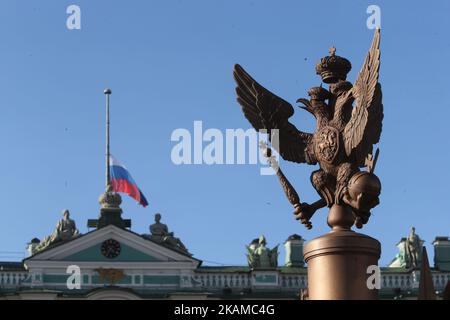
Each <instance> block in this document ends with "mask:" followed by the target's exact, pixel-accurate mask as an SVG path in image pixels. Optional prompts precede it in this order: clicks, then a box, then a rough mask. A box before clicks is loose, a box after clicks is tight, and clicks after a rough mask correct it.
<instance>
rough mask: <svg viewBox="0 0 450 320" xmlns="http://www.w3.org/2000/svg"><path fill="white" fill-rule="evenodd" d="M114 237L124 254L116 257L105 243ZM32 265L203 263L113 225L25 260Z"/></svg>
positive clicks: (168, 265) (193, 265) (185, 265)
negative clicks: (107, 254)
mask: <svg viewBox="0 0 450 320" xmlns="http://www.w3.org/2000/svg"><path fill="white" fill-rule="evenodd" d="M110 239H113V240H115V241H117V242H118V243H119V244H120V254H119V255H118V256H117V257H114V258H108V257H105V256H104V255H103V254H102V251H101V246H102V244H103V243H104V242H105V241H107V240H110ZM24 262H25V265H26V266H28V267H40V266H43V267H44V266H45V267H49V266H53V267H59V266H61V267H62V266H65V265H67V264H68V263H73V264H76V265H80V266H86V267H93V268H94V267H116V268H120V267H126V268H143V269H148V268H171V267H174V268H180V267H182V268H187V269H194V268H196V267H197V266H198V265H199V264H200V263H201V262H200V261H199V260H197V259H194V258H192V257H190V256H188V255H184V254H182V253H179V252H177V251H175V250H172V249H169V248H167V247H165V246H162V245H159V244H157V243H155V242H153V241H150V240H147V239H144V238H143V237H141V236H140V235H138V234H136V233H134V232H131V231H128V230H124V229H121V228H118V227H116V226H114V225H109V226H107V227H104V228H102V229H98V230H95V231H92V232H90V233H87V234H84V235H81V236H79V237H78V238H75V239H73V240H71V241H68V242H66V243H62V244H60V245H57V246H55V247H52V248H48V249H46V250H44V251H42V252H39V253H37V254H35V255H33V256H31V257H30V258H27V259H25V261H24Z"/></svg>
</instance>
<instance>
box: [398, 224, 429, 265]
mask: <svg viewBox="0 0 450 320" xmlns="http://www.w3.org/2000/svg"><path fill="white" fill-rule="evenodd" d="M424 242H425V241H423V240H422V239H420V237H419V236H418V235H417V234H416V228H414V227H412V228H411V231H410V233H409V235H408V237H406V238H402V239H401V240H400V242H399V243H398V244H397V248H398V249H399V252H398V253H397V255H396V256H395V258H394V260H392V262H391V263H390V264H389V267H401V268H419V267H420V262H421V261H422V247H423V244H424Z"/></svg>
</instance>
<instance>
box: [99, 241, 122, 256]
mask: <svg viewBox="0 0 450 320" xmlns="http://www.w3.org/2000/svg"><path fill="white" fill-rule="evenodd" d="M101 251H102V255H104V256H105V257H107V258H109V259H114V258H115V257H117V256H118V255H119V254H120V243H119V242H117V241H116V240H114V239H108V240H105V241H103V243H102V246H101Z"/></svg>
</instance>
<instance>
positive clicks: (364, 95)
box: [343, 29, 383, 166]
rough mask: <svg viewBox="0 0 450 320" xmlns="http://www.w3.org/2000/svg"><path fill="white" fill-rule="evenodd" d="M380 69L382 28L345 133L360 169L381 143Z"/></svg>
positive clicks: (357, 89)
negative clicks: (374, 147)
mask: <svg viewBox="0 0 450 320" xmlns="http://www.w3.org/2000/svg"><path fill="white" fill-rule="evenodd" d="M379 69H380V29H377V30H376V31H375V35H374V38H373V41H372V46H371V48H370V50H369V52H368V54H367V56H366V60H365V61H364V64H363V66H362V68H361V71H360V72H359V74H358V78H357V80H356V82H355V84H354V86H353V88H352V95H353V97H354V98H355V101H356V105H355V107H354V108H353V110H352V116H351V118H350V121H349V122H348V123H347V125H346V126H345V128H344V134H343V138H344V145H345V152H346V154H347V155H348V156H349V157H350V158H351V159H353V160H354V161H356V163H357V164H358V165H359V166H364V160H365V158H366V156H367V155H368V154H369V153H371V152H372V147H373V145H374V144H376V143H378V141H379V140H380V135H381V127H382V120H383V104H382V102H381V96H382V94H381V85H380V84H379V83H378V75H379Z"/></svg>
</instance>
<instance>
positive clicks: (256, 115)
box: [233, 64, 312, 163]
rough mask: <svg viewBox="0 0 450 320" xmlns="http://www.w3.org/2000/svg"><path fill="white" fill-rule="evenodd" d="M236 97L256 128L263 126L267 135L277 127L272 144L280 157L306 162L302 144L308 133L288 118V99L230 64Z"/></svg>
mask: <svg viewBox="0 0 450 320" xmlns="http://www.w3.org/2000/svg"><path fill="white" fill-rule="evenodd" d="M233 75H234V79H235V81H236V84H237V87H236V93H237V101H238V102H239V104H240V105H241V106H242V111H243V112H244V115H245V117H246V118H247V120H248V121H250V123H251V124H252V126H253V127H254V128H255V129H256V130H261V129H266V130H267V132H268V133H269V139H270V138H271V137H272V134H270V132H271V130H273V129H278V134H279V146H277V145H276V144H274V145H273V147H274V148H275V149H276V150H277V152H278V153H279V154H280V155H281V156H282V157H283V159H284V160H287V161H293V162H298V163H304V162H307V161H306V159H307V156H306V151H305V149H306V147H307V145H308V143H309V142H310V141H311V139H312V134H309V133H305V132H301V131H299V130H298V129H297V128H296V127H295V126H294V125H293V124H292V123H290V122H289V121H288V119H289V118H290V117H291V116H292V115H293V114H294V108H293V107H292V105H291V104H290V103H288V102H287V101H285V100H283V99H281V98H280V97H278V96H276V95H275V94H273V93H272V92H270V91H269V90H267V89H266V88H264V87H263V86H261V85H260V84H259V83H258V82H256V81H255V80H254V79H253V78H252V77H251V76H250V75H249V74H248V73H247V72H246V71H245V70H244V69H243V68H242V67H241V66H240V65H238V64H236V65H235V66H234V72H233Z"/></svg>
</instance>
